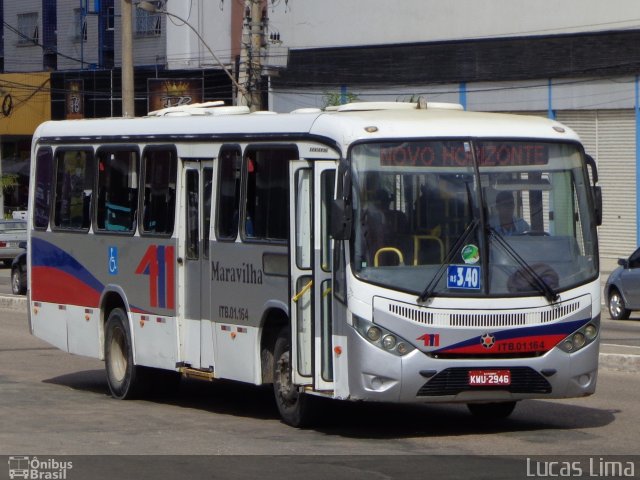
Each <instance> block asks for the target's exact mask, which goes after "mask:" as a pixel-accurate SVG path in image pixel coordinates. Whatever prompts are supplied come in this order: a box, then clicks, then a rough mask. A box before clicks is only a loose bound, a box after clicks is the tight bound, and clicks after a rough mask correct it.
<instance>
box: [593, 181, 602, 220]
mask: <svg viewBox="0 0 640 480" xmlns="http://www.w3.org/2000/svg"><path fill="white" fill-rule="evenodd" d="M593 200H594V203H595V205H594V207H595V217H596V225H598V226H600V225H602V188H601V187H598V186H595V187H593Z"/></svg>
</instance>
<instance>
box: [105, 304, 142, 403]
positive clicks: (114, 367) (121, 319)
mask: <svg viewBox="0 0 640 480" xmlns="http://www.w3.org/2000/svg"><path fill="white" fill-rule="evenodd" d="M104 359H105V368H106V371H107V383H108V384H109V390H110V391H111V395H112V396H113V397H114V398H117V399H121V400H125V399H130V398H135V397H137V396H139V395H140V394H142V393H143V392H144V391H145V390H146V388H147V383H148V382H147V381H146V380H147V378H146V377H147V376H148V375H147V373H148V372H147V370H146V369H145V367H140V366H136V365H134V363H133V346H132V343H131V333H130V331H129V322H128V319H127V315H126V313H125V312H124V310H122V309H121V308H115V309H113V310H112V311H111V313H110V314H109V318H108V319H107V324H106V327H105V340H104Z"/></svg>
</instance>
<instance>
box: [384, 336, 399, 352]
mask: <svg viewBox="0 0 640 480" xmlns="http://www.w3.org/2000/svg"><path fill="white" fill-rule="evenodd" d="M396 343H397V340H396V337H394V336H393V335H385V336H384V337H383V338H382V346H383V347H384V348H386V349H387V350H393V348H394V347H395V346H396Z"/></svg>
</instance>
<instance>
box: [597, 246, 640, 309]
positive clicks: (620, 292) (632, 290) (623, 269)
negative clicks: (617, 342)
mask: <svg viewBox="0 0 640 480" xmlns="http://www.w3.org/2000/svg"><path fill="white" fill-rule="evenodd" d="M618 265H620V266H619V267H618V268H616V269H615V270H614V271H613V272H611V275H609V278H608V279H607V283H606V284H605V287H604V296H605V298H606V300H607V306H608V307H609V315H611V318H613V319H614V320H626V319H627V318H629V315H630V314H631V311H633V310H640V248H638V249H637V250H636V251H635V252H633V253H632V254H631V256H630V257H629V258H620V259H618Z"/></svg>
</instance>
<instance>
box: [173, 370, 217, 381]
mask: <svg viewBox="0 0 640 480" xmlns="http://www.w3.org/2000/svg"><path fill="white" fill-rule="evenodd" d="M180 373H181V374H182V376H184V377H186V378H195V379H197V380H207V381H209V382H212V381H213V379H214V378H215V376H214V374H213V371H212V370H209V369H207V370H199V369H197V368H190V367H182V368H181V369H180Z"/></svg>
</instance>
